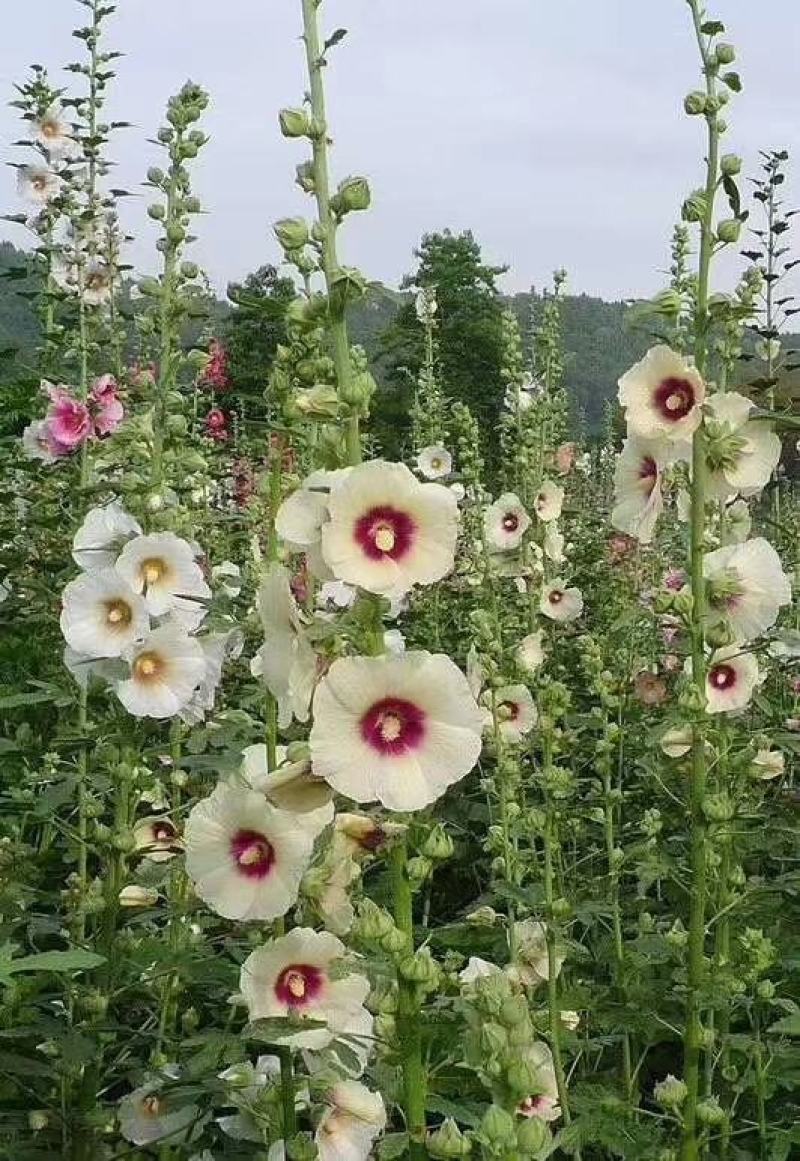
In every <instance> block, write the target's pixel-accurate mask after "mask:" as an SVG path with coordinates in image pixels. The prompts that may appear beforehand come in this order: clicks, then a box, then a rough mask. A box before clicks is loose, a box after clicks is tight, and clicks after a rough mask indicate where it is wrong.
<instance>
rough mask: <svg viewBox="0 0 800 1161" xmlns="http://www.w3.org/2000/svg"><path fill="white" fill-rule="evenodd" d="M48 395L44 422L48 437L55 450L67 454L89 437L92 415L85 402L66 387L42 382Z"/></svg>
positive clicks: (92, 429)
mask: <svg viewBox="0 0 800 1161" xmlns="http://www.w3.org/2000/svg"><path fill="white" fill-rule="evenodd" d="M43 387H44V388H45V390H46V391H47V394H48V395H49V397H50V407H49V409H48V412H47V415H46V416H45V422H46V423H47V429H48V434H49V437H50V439H51V441H52V443H53V445H54V447H55V448H56V449H57V452H59V453H60V454H63V455H68V454H69V453H70V452H73V451H75V450H76V448H79V447H80V446H81V444H83V443H85V442H86V440H87V439H89V438H90V437H91V435H92V434H93V431H94V426H93V424H92V417H91V415H90V413H89V408H88V407H87V406H86V404H85V403H82V402H81V401H80V400H79V399H76V398H75V397H74V396H73V395H71V394H70V393H69V391H68V389H67V388H66V387H63V386H58V387H54V386H53V385H52V384H50V383H46V384H43Z"/></svg>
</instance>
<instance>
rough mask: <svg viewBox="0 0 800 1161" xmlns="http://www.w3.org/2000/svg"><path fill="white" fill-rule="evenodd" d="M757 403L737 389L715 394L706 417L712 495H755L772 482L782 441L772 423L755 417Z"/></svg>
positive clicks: (709, 402)
mask: <svg viewBox="0 0 800 1161" xmlns="http://www.w3.org/2000/svg"><path fill="white" fill-rule="evenodd" d="M754 409H755V404H754V403H753V402H751V400H749V399H745V397H744V396H743V395H739V394H738V392H736V391H727V392H724V393H722V394H718V395H712V396H711V398H710V399H709V401H708V410H709V413H710V414H709V416H708V418H707V419H706V459H707V461H708V465H709V468H710V478H709V480H708V484H707V487H708V491H709V494H710V495H712V496H715V497H716V498H718V499H725V498H726V497H727V496H731V495H735V494H736V493H737V492H739V493H741V494H742V495H743V496H752V495H755V494H756V493H758V492H760V491H761V489H762V488H763V487H764V486H765V485H766V484H768V483H769V480H770V477H771V476H772V473H773V472H774V471H775V468H776V467H777V465H778V461H779V459H780V458H781V441H780V438H779V437H778V436H777V435H776V434H775V432H774V431H773V429H772V427H770V425H769V424H767V423H764V422H763V421H761V420H751V419H750V414H751V412H752V411H753V410H754Z"/></svg>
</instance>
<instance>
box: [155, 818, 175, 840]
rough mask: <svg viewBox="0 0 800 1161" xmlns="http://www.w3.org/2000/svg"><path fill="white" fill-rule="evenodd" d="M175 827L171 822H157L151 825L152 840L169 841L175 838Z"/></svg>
mask: <svg viewBox="0 0 800 1161" xmlns="http://www.w3.org/2000/svg"><path fill="white" fill-rule="evenodd" d="M176 833H177V832H176V830H175V827H174V826H173V825H172V823H171V822H157V823H156V824H155V826H154V827H153V842H156V843H169V842H172V840H173V839H174V838H175V835H176Z"/></svg>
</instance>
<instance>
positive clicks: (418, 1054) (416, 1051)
mask: <svg viewBox="0 0 800 1161" xmlns="http://www.w3.org/2000/svg"><path fill="white" fill-rule="evenodd" d="M389 872H390V876H391V885H392V899H393V903H394V921H395V923H396V924H397V927H398V928H399V930H400V931H402V933H403V934H404V935H405V937H406V944H407V949H408V951H409V952H413V950H414V918H413V909H412V904H413V899H412V894H411V884H410V882H409V878H408V848H407V845H406V840H405V838H401V839H400V840H399V841H398V842H396V843H395V844H394V846H393V847H392V849H391V850H390V852H389ZM397 987H398V997H397V1044H398V1047H399V1049H400V1058H401V1070H402V1074H403V1107H404V1110H405V1117H406V1130H407V1132H408V1136H409V1150H408V1155H409V1158H410V1161H424V1159H425V1158H426V1157H427V1150H426V1148H425V1128H426V1124H425V1107H426V1103H427V1075H426V1072H425V1066H424V1063H423V1059H422V1021H421V1012H420V1003H419V992H418V986H417V984H415V983H414V982H413V981H411V980H406V979H404V977H403V976H402V975H401V974H400V973H399V972H398V975H397Z"/></svg>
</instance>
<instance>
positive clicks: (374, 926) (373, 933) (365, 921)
mask: <svg viewBox="0 0 800 1161" xmlns="http://www.w3.org/2000/svg"><path fill="white" fill-rule="evenodd" d="M395 930H396V928H395V924H394V920H393V919H392V917H391V915H390V914H389V912H388V911H386V910H384V908H383V907H379V906H378V905H377V903H373V901H372V900H371V899H362V901H361V903H360V905H359V908H358V915H357V917H356V920H355V922H354V924H353V932H354V934H355V935H356V936H357V937H358V938H359V939H364V940H367V941H369V942H372V941H376V942H377V941H378V940H382V939H384V938H385V937H386V936H387V935H388V934H389V932H391V931H395Z"/></svg>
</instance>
